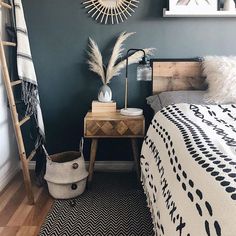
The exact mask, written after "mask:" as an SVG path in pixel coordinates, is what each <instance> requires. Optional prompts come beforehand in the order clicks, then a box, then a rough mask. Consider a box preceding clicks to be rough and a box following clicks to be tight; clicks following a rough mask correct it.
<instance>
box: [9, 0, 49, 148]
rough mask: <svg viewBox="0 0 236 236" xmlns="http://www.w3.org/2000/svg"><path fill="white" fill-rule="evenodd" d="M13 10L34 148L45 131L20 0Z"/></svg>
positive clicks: (19, 68)
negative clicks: (35, 130) (35, 128)
mask: <svg viewBox="0 0 236 236" xmlns="http://www.w3.org/2000/svg"><path fill="white" fill-rule="evenodd" d="M14 10H15V27H16V36H17V70H18V76H19V78H20V79H21V80H22V94H23V100H24V102H25V104H26V106H27V110H26V115H34V117H35V120H36V124H37V126H38V137H37V140H36V142H35V148H36V149H37V148H38V147H39V146H40V145H41V144H42V142H43V141H44V140H45V131H44V123H43V117H42V112H41V108H40V100H39V94H38V82H37V77H36V73H35V69H34V64H33V60H32V55H31V50H30V43H29V37H28V32H27V26H26V22H25V17H24V10H23V6H22V2H21V0H14Z"/></svg>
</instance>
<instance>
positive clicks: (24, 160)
mask: <svg viewBox="0 0 236 236" xmlns="http://www.w3.org/2000/svg"><path fill="white" fill-rule="evenodd" d="M0 7H4V8H7V9H12V5H10V4H7V3H5V2H2V0H0ZM4 46H10V47H16V43H13V42H6V41H2V40H0V60H1V66H2V76H3V81H4V84H5V87H6V91H7V97H8V102H9V107H10V111H11V117H12V121H13V126H14V131H15V135H16V141H17V146H18V151H19V157H20V161H21V167H22V172H23V178H24V184H25V189H26V194H27V198H28V203H29V204H34V195H33V191H32V186H31V178H30V173H29V162H30V161H31V160H32V159H33V157H34V156H35V154H36V150H33V151H32V152H31V154H30V155H29V156H28V157H27V156H26V152H25V145H24V140H23V136H22V132H21V126H22V125H23V124H24V123H25V122H27V121H28V120H30V116H25V117H24V118H23V119H22V120H21V121H19V117H18V113H17V109H16V103H15V98H14V93H13V87H14V86H16V85H20V84H21V83H22V81H21V80H16V81H11V80H10V75H9V71H8V66H7V61H6V55H5V50H4Z"/></svg>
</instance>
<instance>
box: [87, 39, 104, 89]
mask: <svg viewBox="0 0 236 236" xmlns="http://www.w3.org/2000/svg"><path fill="white" fill-rule="evenodd" d="M89 49H90V52H88V56H89V60H88V65H89V69H90V70H91V71H93V72H94V73H96V74H98V75H99V76H100V77H101V80H102V82H103V84H106V78H105V71H104V66H103V61H102V54H101V52H100V50H99V48H98V45H97V44H96V42H95V41H94V40H93V39H91V38H89Z"/></svg>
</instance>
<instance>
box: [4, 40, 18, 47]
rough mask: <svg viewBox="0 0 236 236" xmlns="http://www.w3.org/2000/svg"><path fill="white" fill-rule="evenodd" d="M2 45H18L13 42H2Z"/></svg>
mask: <svg viewBox="0 0 236 236" xmlns="http://www.w3.org/2000/svg"><path fill="white" fill-rule="evenodd" d="M2 44H3V46H11V47H16V43H13V42H7V41H2Z"/></svg>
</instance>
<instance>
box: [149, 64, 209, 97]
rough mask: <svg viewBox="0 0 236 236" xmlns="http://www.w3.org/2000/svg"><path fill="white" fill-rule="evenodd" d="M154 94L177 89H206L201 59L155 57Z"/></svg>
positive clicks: (153, 67) (153, 66)
mask: <svg viewBox="0 0 236 236" xmlns="http://www.w3.org/2000/svg"><path fill="white" fill-rule="evenodd" d="M152 73H153V89H152V90H153V94H157V93H160V92H164V91H176V90H194V89H199V90H204V89H206V85H205V83H204V81H205V78H204V77H203V76H202V68H201V61H200V60H199V59H153V60H152Z"/></svg>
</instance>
